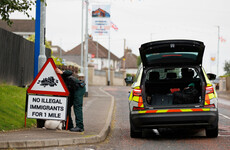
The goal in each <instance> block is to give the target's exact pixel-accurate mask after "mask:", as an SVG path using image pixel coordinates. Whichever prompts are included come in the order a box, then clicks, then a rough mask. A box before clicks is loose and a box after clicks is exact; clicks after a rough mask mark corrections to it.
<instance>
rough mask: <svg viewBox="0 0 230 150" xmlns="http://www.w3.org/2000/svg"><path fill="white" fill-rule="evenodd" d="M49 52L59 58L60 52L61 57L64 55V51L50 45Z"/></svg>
mask: <svg viewBox="0 0 230 150" xmlns="http://www.w3.org/2000/svg"><path fill="white" fill-rule="evenodd" d="M51 50H52V51H53V56H60V51H61V53H62V55H64V54H65V51H64V50H63V49H62V48H61V47H60V46H58V45H51Z"/></svg>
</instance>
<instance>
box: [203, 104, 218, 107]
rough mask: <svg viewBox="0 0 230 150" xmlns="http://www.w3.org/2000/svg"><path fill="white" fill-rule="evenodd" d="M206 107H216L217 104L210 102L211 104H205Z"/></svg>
mask: <svg viewBox="0 0 230 150" xmlns="http://www.w3.org/2000/svg"><path fill="white" fill-rule="evenodd" d="M204 107H207V108H215V107H216V106H215V104H210V105H204Z"/></svg>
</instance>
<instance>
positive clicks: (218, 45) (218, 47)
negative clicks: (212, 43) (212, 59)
mask: <svg viewBox="0 0 230 150" xmlns="http://www.w3.org/2000/svg"><path fill="white" fill-rule="evenodd" d="M217 28H218V43H217V73H216V74H217V76H218V75H219V53H220V52H219V49H220V26H217Z"/></svg>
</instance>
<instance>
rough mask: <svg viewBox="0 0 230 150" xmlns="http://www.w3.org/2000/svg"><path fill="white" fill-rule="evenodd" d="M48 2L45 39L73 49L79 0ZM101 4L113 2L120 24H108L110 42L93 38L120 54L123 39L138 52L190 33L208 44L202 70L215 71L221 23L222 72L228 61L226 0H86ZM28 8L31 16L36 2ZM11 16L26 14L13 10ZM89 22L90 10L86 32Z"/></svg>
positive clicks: (113, 13) (229, 41)
mask: <svg viewBox="0 0 230 150" xmlns="http://www.w3.org/2000/svg"><path fill="white" fill-rule="evenodd" d="M46 2H47V8H46V39H47V40H49V41H52V43H53V45H59V46H60V47H62V48H63V49H64V50H65V51H68V50H71V49H72V48H74V47H75V46H77V45H78V44H80V43H81V16H82V13H81V12H82V0H46ZM103 4H110V5H111V9H110V13H111V21H112V22H113V23H114V24H116V26H117V27H118V28H119V29H118V31H115V30H113V29H112V28H111V31H110V43H109V40H108V39H109V38H108V37H93V39H94V40H95V41H98V42H99V43H100V44H102V45H103V46H104V47H106V48H108V49H109V48H110V51H111V52H112V53H114V54H115V55H116V56H117V57H119V58H120V57H122V56H123V54H124V45H126V47H128V48H130V49H131V50H132V52H133V53H134V54H136V55H137V56H138V55H139V47H140V46H141V44H143V43H146V42H150V41H155V40H166V39H193V40H199V41H202V42H204V44H205V46H206V48H205V54H204V58H203V66H204V68H205V70H206V72H213V73H216V72H217V59H216V60H215V61H211V57H215V58H216V57H217V52H218V26H219V28H220V32H219V34H220V37H222V38H223V39H225V42H221V41H220V43H219V58H220V60H219V73H220V75H221V74H224V71H223V67H224V62H225V60H227V61H230V19H229V18H230V1H229V0H89V9H91V10H92V5H103ZM30 14H31V15H32V16H33V17H34V18H35V8H34V9H33V10H32V11H31V13H30ZM84 16H85V10H84ZM11 18H13V19H25V18H26V17H25V16H24V15H23V14H19V13H14V14H12V15H11ZM84 20H85V17H84ZM84 22H85V21H84ZM91 23H92V20H91V16H90V15H89V26H88V28H89V30H88V32H89V34H91V25H92V24H91ZM83 31H84V32H85V28H84V29H83ZM124 39H126V40H124ZM124 41H126V42H124ZM124 43H125V44H124Z"/></svg>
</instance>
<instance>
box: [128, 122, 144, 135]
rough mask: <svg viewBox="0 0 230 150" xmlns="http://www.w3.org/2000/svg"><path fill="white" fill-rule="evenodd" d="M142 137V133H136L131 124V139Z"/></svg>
mask: <svg viewBox="0 0 230 150" xmlns="http://www.w3.org/2000/svg"><path fill="white" fill-rule="evenodd" d="M141 136H142V132H141V131H134V129H133V127H132V125H131V124H130V137H131V138H140V137H141Z"/></svg>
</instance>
